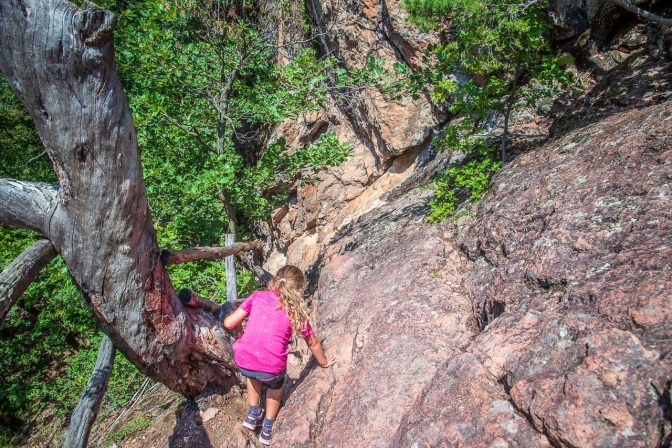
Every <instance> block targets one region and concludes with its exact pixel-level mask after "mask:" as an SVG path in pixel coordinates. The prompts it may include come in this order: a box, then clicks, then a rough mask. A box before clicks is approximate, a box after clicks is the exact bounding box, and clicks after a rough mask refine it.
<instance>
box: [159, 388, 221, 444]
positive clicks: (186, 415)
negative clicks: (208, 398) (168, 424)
mask: <svg viewBox="0 0 672 448" xmlns="http://www.w3.org/2000/svg"><path fill="white" fill-rule="evenodd" d="M175 419H176V422H175V428H174V429H173V433H172V434H171V436H170V438H169V439H168V446H169V447H170V448H187V447H196V446H197V447H199V448H212V446H213V445H212V443H210V439H209V437H208V433H207V432H206V431H205V428H203V420H202V419H201V414H200V412H199V409H198V405H197V404H196V402H195V401H194V400H192V399H187V400H186V401H185V402H184V403H182V404H181V405H180V406H179V407H178V408H177V410H176V411H175Z"/></svg>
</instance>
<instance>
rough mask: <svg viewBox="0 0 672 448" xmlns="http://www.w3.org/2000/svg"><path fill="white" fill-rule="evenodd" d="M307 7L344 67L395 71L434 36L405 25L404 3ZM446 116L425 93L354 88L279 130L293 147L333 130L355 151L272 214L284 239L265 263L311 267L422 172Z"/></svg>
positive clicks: (323, 43) (327, 50) (324, 43)
mask: <svg viewBox="0 0 672 448" xmlns="http://www.w3.org/2000/svg"><path fill="white" fill-rule="evenodd" d="M306 6H307V11H308V13H309V15H310V18H311V21H312V22H313V23H314V25H315V27H316V29H317V30H318V31H319V32H320V37H319V45H318V47H319V49H320V51H321V53H322V54H329V55H333V56H336V57H338V59H339V61H340V63H341V64H342V66H343V67H344V68H346V69H359V68H362V67H363V66H364V65H365V64H366V62H367V60H368V58H369V57H375V58H378V59H382V60H384V61H385V63H386V64H387V65H388V66H389V68H391V67H392V64H394V63H395V62H407V63H408V64H410V65H411V66H417V64H418V63H419V58H420V56H421V53H422V50H423V49H424V48H425V47H426V46H427V45H428V44H429V43H430V42H432V41H433V40H436V37H435V36H429V35H427V34H422V33H420V32H419V30H417V29H416V28H415V27H414V26H412V25H410V24H408V23H406V21H405V20H404V18H405V13H404V11H403V10H402V8H401V7H400V2H398V1H365V2H360V3H358V2H347V5H346V4H343V2H341V1H336V0H325V1H319V0H309V1H308V2H306ZM297 22H298V19H297ZM442 118H443V117H442V115H441V114H440V113H438V112H437V111H436V110H435V109H434V108H433V107H432V105H431V104H430V102H429V101H428V99H427V98H425V97H424V96H421V97H420V98H418V99H412V98H410V97H402V98H400V99H391V98H388V97H386V96H385V95H383V94H381V93H380V92H378V91H376V90H374V89H364V90H358V89H353V90H352V91H351V92H347V93H346V94H345V96H344V97H343V98H340V99H339V98H332V99H331V100H330V102H329V104H327V105H326V106H325V108H324V109H322V110H320V111H319V112H316V113H311V114H307V115H306V116H304V117H302V118H301V119H299V120H295V121H288V122H287V123H284V124H283V125H282V126H280V127H279V128H278V129H276V131H275V132H276V134H277V135H282V136H284V137H285V139H286V140H287V142H288V144H289V146H290V147H299V146H301V145H304V144H305V143H306V142H308V141H311V140H315V139H316V138H317V136H319V135H320V134H321V133H323V132H326V131H334V132H336V134H337V136H338V137H339V139H340V140H341V141H347V142H348V143H349V144H350V146H351V147H352V155H351V156H350V157H349V159H348V160H347V161H346V162H345V163H344V164H342V165H341V166H339V167H337V168H335V169H333V170H330V171H329V172H326V173H323V174H322V175H321V177H322V180H321V181H320V182H318V183H317V184H315V185H311V186H307V187H301V186H298V187H297V190H296V195H295V197H294V198H293V200H292V201H291V202H290V204H289V205H288V206H286V207H284V208H282V209H279V210H277V211H276V212H275V213H274V228H275V229H277V233H278V234H279V238H277V239H276V240H274V241H277V244H275V245H274V249H275V252H274V256H273V257H271V258H270V260H269V263H268V265H267V268H268V269H269V270H271V271H274V270H276V269H277V268H279V267H280V266H281V265H282V264H284V263H285V262H290V263H293V264H297V265H299V266H300V267H302V268H307V267H308V266H310V265H312V264H313V263H314V262H315V261H316V260H317V257H318V255H319V248H320V247H321V246H323V245H324V244H325V243H326V242H327V241H329V239H330V238H331V237H332V236H334V234H335V233H336V232H337V231H338V230H339V229H340V228H341V227H342V226H344V225H346V224H347V223H348V222H351V221H353V220H355V219H357V217H359V216H361V215H362V214H364V213H366V212H367V211H369V210H371V209H373V208H375V207H378V206H380V205H381V204H382V203H383V201H382V200H381V197H382V196H383V195H384V194H385V193H387V192H388V191H390V190H392V189H393V188H395V187H396V186H398V185H399V184H401V183H402V182H404V180H406V179H407V178H408V177H409V176H411V175H412V174H413V173H414V172H415V171H416V168H417V164H418V158H422V157H423V156H421V153H422V150H423V149H424V148H426V147H427V146H428V144H429V142H430V140H431V137H432V133H433V129H434V128H435V127H436V126H437V124H438V123H439V122H440V121H441V120H442Z"/></svg>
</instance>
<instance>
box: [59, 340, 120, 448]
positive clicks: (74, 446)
mask: <svg viewBox="0 0 672 448" xmlns="http://www.w3.org/2000/svg"><path fill="white" fill-rule="evenodd" d="M116 352H117V351H116V349H115V348H114V345H113V344H112V340H111V339H110V338H109V337H107V336H104V337H103V340H102V341H101V343H100V350H98V359H96V365H95V367H94V368H93V372H92V373H91V378H90V379H89V382H88V384H87V385H86V389H85V390H84V392H83V393H82V396H81V397H80V399H79V403H77V407H76V408H75V410H74V411H73V412H72V417H70V425H69V426H68V432H67V433H66V435H65V441H64V442H63V447H64V448H86V446H87V444H88V441H89V434H90V433H91V427H92V426H93V423H94V422H95V421H96V417H97V416H98V409H99V408H100V404H101V403H102V401H103V396H104V395H105V391H106V390H107V383H108V381H109V379H110V374H111V373H112V366H113V365H114V357H115V354H116Z"/></svg>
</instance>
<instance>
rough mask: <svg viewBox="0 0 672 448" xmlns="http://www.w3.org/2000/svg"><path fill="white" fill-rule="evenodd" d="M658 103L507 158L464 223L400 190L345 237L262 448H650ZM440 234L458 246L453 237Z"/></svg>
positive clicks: (336, 245) (662, 349)
mask: <svg viewBox="0 0 672 448" xmlns="http://www.w3.org/2000/svg"><path fill="white" fill-rule="evenodd" d="M671 132H672V102H666V103H663V104H659V105H654V106H650V107H646V108H643V109H637V110H632V111H627V112H623V113H615V114H612V115H611V116H608V117H606V118H603V119H602V120H601V121H600V122H598V123H594V124H590V125H588V126H585V127H582V128H577V129H576V130H574V131H572V132H570V133H568V134H567V135H565V136H563V137H562V138H559V139H557V140H555V141H553V142H551V143H549V144H548V145H547V146H546V147H544V148H542V149H540V150H538V151H534V152H530V153H528V154H525V155H523V156H520V157H518V158H517V159H516V160H515V161H514V162H512V163H510V164H509V165H508V166H507V167H506V168H505V169H504V170H503V171H502V172H501V173H500V174H499V175H498V176H497V178H496V180H495V182H494V184H493V186H492V188H491V192H490V193H489V194H488V195H487V196H486V197H485V198H484V199H483V200H482V201H481V202H480V203H479V205H478V207H477V208H476V210H475V211H474V216H472V217H469V218H462V219H461V220H460V221H459V222H458V223H457V225H454V224H446V225H443V226H432V225H429V224H427V223H426V222H425V220H424V213H425V209H424V204H425V203H426V199H427V194H428V193H427V192H426V191H423V190H417V189H416V190H412V191H411V192H409V193H405V194H403V195H401V196H400V197H399V198H397V199H396V200H393V201H391V202H390V203H389V204H388V205H386V206H383V207H381V208H379V209H376V210H375V211H372V212H370V213H368V214H366V215H364V216H363V217H361V218H360V219H358V220H357V221H356V222H354V223H352V224H350V225H348V226H346V227H345V228H344V229H342V230H341V231H340V232H339V233H338V234H337V235H336V236H335V237H334V238H333V240H332V241H331V243H330V244H329V245H328V246H326V247H325V248H324V250H323V251H322V253H321V256H320V265H321V266H322V267H321V269H320V270H319V279H318V280H317V285H318V286H317V290H316V293H315V295H314V303H313V306H314V308H315V309H316V311H317V327H318V329H319V330H320V333H321V335H322V336H326V338H327V345H328V346H329V347H331V349H332V350H334V351H335V353H336V355H337V358H338V361H339V363H338V365H337V366H336V367H334V368H332V369H329V370H321V369H319V368H317V369H315V367H314V366H311V365H310V364H309V365H308V366H307V367H305V368H304V370H303V371H302V372H301V374H300V375H294V376H295V377H296V376H298V377H299V378H300V379H299V384H298V385H297V386H294V387H293V390H291V391H290V394H289V397H288V400H287V402H286V405H285V407H284V409H283V410H282V412H281V415H280V417H279V421H278V424H277V431H276V435H275V438H276V440H277V443H276V445H277V446H288V447H290V446H291V447H300V446H306V447H307V446H319V447H340V446H353V447H377V446H380V447H382V446H386V447H387V446H414V447H435V446H470V447H484V446H493V447H505V446H526V447H527V446H540V447H547V446H577V447H579V446H582V447H583V446H585V447H587V446H661V445H664V444H665V443H669V441H670V418H671V417H672V415H671V412H672V407H671V405H670V384H671V380H672V302H671V301H670V291H672V269H671V268H670V266H671V265H670V260H672V216H671V215H670V210H672V196H671V194H672V188H671V187H672V140H671V138H670V135H671ZM455 233H457V234H459V235H458V236H455Z"/></svg>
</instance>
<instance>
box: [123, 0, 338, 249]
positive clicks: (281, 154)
mask: <svg viewBox="0 0 672 448" xmlns="http://www.w3.org/2000/svg"><path fill="white" fill-rule="evenodd" d="M117 12H118V14H119V30H118V32H117V35H116V41H117V59H118V62H119V71H120V74H121V77H122V81H123V82H124V86H125V89H126V91H127V93H128V95H129V103H130V106H131V109H132V111H133V117H134V120H135V123H136V127H137V130H138V141H139V143H140V145H141V147H142V148H143V166H144V168H145V179H146V183H147V185H148V187H147V193H148V197H149V200H150V205H151V207H152V212H153V216H154V217H155V220H156V222H157V223H158V224H159V226H165V227H166V228H165V229H162V230H160V231H159V234H160V235H161V236H163V237H165V239H164V241H169V242H171V243H172V245H173V246H180V245H193V244H218V243H219V242H220V241H221V238H222V229H225V228H226V222H227V219H228V217H227V216H226V210H225V206H224V204H222V203H221V201H220V199H219V193H220V192H223V193H224V195H225V196H226V197H227V199H228V201H229V203H230V205H231V206H232V207H233V209H234V210H235V211H236V213H237V214H239V216H238V218H242V220H243V221H245V220H254V219H261V218H266V217H267V216H268V213H269V212H270V209H271V208H272V206H273V205H274V204H273V203H272V201H271V200H270V198H269V196H268V194H267V192H268V190H269V189H271V188H273V189H275V190H277V189H278V188H277V185H276V181H277V180H278V179H277V178H278V177H283V176H277V175H272V173H270V171H271V170H272V169H279V168H280V169H282V168H285V169H289V168H290V167H291V168H293V169H295V171H296V172H297V173H300V172H302V170H300V169H298V168H303V167H305V168H308V171H310V172H313V171H315V170H319V169H322V168H325V167H328V166H333V164H334V163H336V162H335V160H342V159H343V158H342V157H341V154H342V153H341V152H339V153H338V154H333V155H332V154H331V153H330V151H331V150H333V149H336V150H338V149H340V148H341V146H334V145H333V144H332V143H333V142H332V141H331V140H329V141H325V144H324V145H322V146H321V147H320V148H316V146H319V145H320V142H316V143H313V144H311V150H310V151H309V152H307V151H299V153H301V154H308V153H310V157H305V158H303V159H301V158H300V157H298V156H295V157H290V155H289V154H288V153H287V152H286V150H284V149H282V148H278V147H277V143H276V144H271V145H266V147H264V143H263V141H262V142H259V141H257V140H255V138H256V137H255V135H256V136H259V135H263V134H264V132H266V131H265V129H269V127H270V126H272V125H274V124H276V123H279V122H281V121H283V120H285V119H287V118H295V117H297V116H298V114H299V113H301V112H304V111H308V110H315V109H317V108H318V107H320V106H321V105H322V104H323V103H324V101H325V99H326V94H327V89H326V87H325V86H326V84H325V83H326V80H327V72H326V69H327V65H328V61H321V60H318V59H316V55H315V51H314V50H312V49H310V48H308V49H304V50H303V51H300V52H299V53H298V55H297V56H296V57H294V58H293V59H291V60H290V61H289V62H288V63H287V64H286V65H285V66H283V67H280V66H278V65H277V63H276V59H277V49H276V48H275V47H274V46H272V45H269V44H268V43H267V42H266V41H265V38H264V36H263V34H262V32H261V30H259V29H258V28H257V25H255V24H254V23H248V22H244V21H242V20H237V19H236V20H231V19H226V18H221V19H219V20H215V19H213V18H212V17H210V16H207V15H206V16H203V15H202V14H201V12H200V10H199V6H198V5H197V4H195V3H194V4H180V3H173V4H168V5H167V4H166V3H165V2H162V1H159V0H144V1H140V2H133V3H132V4H129V5H127V6H125V7H124V8H123V9H121V10H118V11H117ZM249 134H252V136H251V137H250V135H249ZM255 145H256V146H255ZM299 160H301V161H302V162H303V163H304V166H303V167H297V166H295V165H296V163H297V162H298V161H299ZM283 179H284V180H285V181H289V180H293V177H292V176H284V177H283ZM241 231H243V232H244V230H243V229H241Z"/></svg>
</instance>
